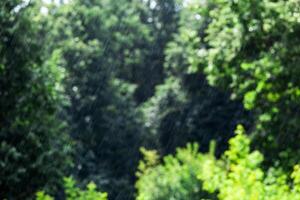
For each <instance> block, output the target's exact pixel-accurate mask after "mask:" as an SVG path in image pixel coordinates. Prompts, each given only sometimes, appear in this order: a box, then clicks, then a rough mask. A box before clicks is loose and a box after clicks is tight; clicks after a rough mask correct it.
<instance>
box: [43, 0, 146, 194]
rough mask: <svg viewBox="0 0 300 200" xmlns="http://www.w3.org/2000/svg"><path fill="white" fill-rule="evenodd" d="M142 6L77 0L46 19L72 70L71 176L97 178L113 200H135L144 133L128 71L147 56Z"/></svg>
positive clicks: (54, 10) (84, 180) (69, 78)
mask: <svg viewBox="0 0 300 200" xmlns="http://www.w3.org/2000/svg"><path fill="white" fill-rule="evenodd" d="M135 6H136V7H135ZM138 6H139V2H138V1H127V0H123V1H121V2H120V1H118V2H111V1H83V0H78V1H73V2H71V3H68V4H65V5H60V6H58V7H54V8H51V7H49V12H50V13H51V16H50V15H47V16H46V19H45V20H46V22H45V23H46V24H47V26H48V30H51V31H50V32H51V35H50V36H49V37H50V38H49V41H57V43H56V44H55V45H54V46H53V48H52V51H55V50H59V51H61V52H62V57H63V63H64V68H65V69H66V71H67V73H68V76H67V77H66V79H65V84H66V88H67V94H68V96H69V98H70V101H71V105H70V107H68V108H67V109H66V112H67V113H69V118H70V126H71V135H72V137H73V138H74V139H75V141H76V143H77V145H76V146H77V148H76V153H75V154H76V155H75V168H74V170H73V174H74V176H75V177H76V178H77V179H78V180H79V181H80V182H81V183H82V184H85V183H87V182H90V181H94V182H95V184H97V186H99V187H100V188H101V189H103V190H105V191H107V192H108V196H109V198H111V199H132V198H133V193H134V187H133V182H134V180H135V176H134V172H135V169H136V167H137V164H138V159H139V151H138V149H139V147H140V145H141V144H142V137H143V134H144V129H143V124H142V121H141V119H142V117H141V114H140V113H139V112H138V110H137V109H136V105H135V102H134V99H133V92H134V88H135V86H134V85H132V84H130V83H128V82H126V81H125V80H126V77H123V74H122V73H125V72H126V73H125V74H129V73H127V70H129V71H130V69H132V68H133V67H135V66H136V65H137V64H140V61H141V59H142V57H141V56H142V55H140V48H139V45H140V42H141V41H143V42H144V38H146V36H147V29H145V27H144V26H143V25H142V24H141V23H140V21H139V17H138V14H137V12H138ZM146 39H147V38H146ZM121 78H122V79H121ZM124 79H125V80H124Z"/></svg>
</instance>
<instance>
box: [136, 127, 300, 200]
mask: <svg viewBox="0 0 300 200" xmlns="http://www.w3.org/2000/svg"><path fill="white" fill-rule="evenodd" d="M143 152H144V154H145V161H141V162H140V167H139V169H140V171H139V174H138V176H139V180H138V181H137V184H136V186H137V189H138V197H137V199H139V200H151V199H155V200H158V199H201V198H202V199H220V200H238V199H245V200H278V199H286V200H288V199H300V190H299V188H300V185H299V184H300V181H299V176H300V175H299V174H300V171H299V169H300V167H299V165H295V167H294V170H293V172H292V173H291V175H290V176H288V173H287V172H284V171H282V170H281V169H280V168H277V169H276V168H274V167H271V168H269V169H268V170H264V169H263V168H261V163H262V161H263V155H262V154H261V153H260V152H259V151H251V149H250V138H249V137H248V136H246V135H245V131H244V128H243V127H242V126H241V125H239V126H238V127H237V129H236V136H235V137H233V138H232V139H230V141H229V149H228V150H227V151H226V152H225V153H224V154H223V156H222V157H221V158H219V159H218V158H216V157H215V156H214V151H213V148H212V150H211V151H210V152H209V153H207V154H203V153H199V152H198V146H197V145H196V144H194V145H188V146H187V148H185V149H178V150H177V153H176V155H174V156H166V157H165V158H164V159H163V162H162V163H161V164H158V162H157V156H155V153H154V152H152V151H150V152H147V151H145V150H143ZM205 191H206V192H205Z"/></svg>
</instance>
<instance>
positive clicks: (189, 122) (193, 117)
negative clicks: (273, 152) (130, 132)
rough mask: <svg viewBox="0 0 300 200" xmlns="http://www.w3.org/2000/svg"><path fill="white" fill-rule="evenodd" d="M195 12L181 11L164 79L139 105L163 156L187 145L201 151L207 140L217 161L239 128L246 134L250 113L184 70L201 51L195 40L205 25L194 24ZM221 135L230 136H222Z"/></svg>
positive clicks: (196, 21)
mask: <svg viewBox="0 0 300 200" xmlns="http://www.w3.org/2000/svg"><path fill="white" fill-rule="evenodd" d="M198 12H199V8H198V7H196V8H195V7H189V6H187V5H181V13H180V24H179V25H180V26H179V30H178V33H176V34H174V35H173V36H174V37H173V40H172V41H170V42H169V43H168V44H167V48H166V49H165V54H166V60H165V63H164V68H165V69H164V70H165V72H166V75H167V78H166V80H165V82H164V83H163V84H161V85H158V86H157V87H156V92H155V95H154V96H153V97H151V98H150V99H149V100H148V101H147V102H146V103H145V104H144V105H143V111H144V113H145V116H146V125H148V127H149V128H150V130H151V132H152V133H151V135H152V137H153V138H154V139H153V140H156V141H153V142H152V143H156V145H158V146H159V148H160V150H161V151H162V153H163V154H164V155H165V154H169V153H173V152H175V149H176V147H178V146H181V147H182V146H185V144H186V143H187V142H192V141H197V142H199V143H200V144H201V150H202V151H206V150H207V149H208V146H209V142H210V140H212V139H214V140H216V141H217V142H218V150H217V154H218V155H220V153H222V152H223V151H224V150H225V149H226V148H227V141H228V139H229V138H230V137H232V134H231V133H232V132H233V130H234V128H235V126H236V125H237V124H238V123H243V124H245V126H247V128H250V127H251V124H252V123H251V121H252V118H251V113H250V112H247V111H245V109H244V108H243V104H242V102H240V101H232V100H231V99H230V93H229V92H228V91H222V90H220V89H218V88H216V87H211V86H210V85H208V83H207V80H206V77H205V76H204V74H203V73H201V72H196V71H189V70H188V68H189V66H190V62H191V58H194V56H195V55H196V51H197V48H198V45H203V46H205V43H204V42H202V41H201V40H200V39H199V37H198V35H202V34H203V32H204V29H205V27H206V24H207V19H205V18H203V19H202V18H201V20H200V19H198V17H197V16H198V15H197V14H198ZM187 21H188V22H189V23H187ZM199 27H200V28H199ZM224 130H226V131H225V132H227V133H229V134H221V133H222V132H224ZM156 138H158V139H156ZM157 140H158V141H157Z"/></svg>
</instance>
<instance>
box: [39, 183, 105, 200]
mask: <svg viewBox="0 0 300 200" xmlns="http://www.w3.org/2000/svg"><path fill="white" fill-rule="evenodd" d="M64 182H65V183H64V189H65V191H64V192H65V196H66V197H65V199H66V200H107V194H106V193H102V192H98V191H97V190H96V185H95V184H94V183H93V182H91V183H89V184H88V185H87V186H86V190H82V189H80V188H78V187H76V182H75V181H74V179H72V178H64ZM36 200H53V198H52V197H51V196H49V195H47V194H45V193H44V192H38V193H37V194H36Z"/></svg>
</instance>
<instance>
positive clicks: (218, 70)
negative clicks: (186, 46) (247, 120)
mask: <svg viewBox="0 0 300 200" xmlns="http://www.w3.org/2000/svg"><path fill="white" fill-rule="evenodd" d="M211 4H212V5H213V6H210V7H209V6H207V7H206V8H204V10H205V9H206V11H205V12H206V13H208V16H209V19H210V23H209V25H208V28H207V29H206V30H205V33H206V35H205V36H204V37H202V40H204V41H206V43H207V48H204V47H201V45H199V46H198V48H197V51H198V52H201V53H200V54H198V55H195V56H194V57H193V58H191V59H193V60H196V62H194V63H193V64H191V65H190V66H191V68H190V70H192V71H197V70H200V71H204V72H205V73H206V74H207V78H208V80H209V82H210V83H211V84H212V85H216V86H219V87H221V88H226V89H230V90H231V92H232V95H231V96H232V98H235V99H241V100H243V102H244V106H245V107H246V108H247V109H249V110H252V111H253V113H255V118H256V120H255V121H256V123H255V124H256V130H255V131H254V140H255V141H256V142H254V145H255V146H257V147H258V148H259V149H260V150H261V151H262V152H263V153H264V155H265V156H266V161H265V162H266V164H270V163H272V162H273V161H275V162H280V163H281V164H282V165H286V166H292V163H294V162H295V161H296V160H295V159H291V157H294V158H297V157H298V155H299V143H298V142H297V140H298V138H299V128H300V126H299V124H300V123H299V120H298V119H299V112H298V108H299V103H300V102H299V95H300V92H299V91H300V90H299V79H298V78H297V77H298V76H299V72H300V71H299V69H298V67H297V65H298V63H299V58H298V54H299V48H298V45H299V37H298V35H299V30H300V28H299V27H300V24H299V17H298V15H299V4H297V2H296V1H293V0H290V1H268V0H267V1H231V2H228V1H222V0H220V1H219V0H218V1H212V2H211ZM202 13H204V11H202ZM197 51H196V52H197ZM275 158H276V159H275Z"/></svg>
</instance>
